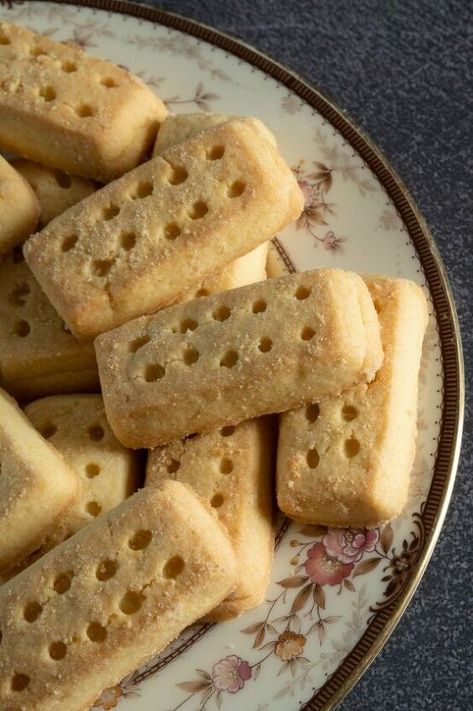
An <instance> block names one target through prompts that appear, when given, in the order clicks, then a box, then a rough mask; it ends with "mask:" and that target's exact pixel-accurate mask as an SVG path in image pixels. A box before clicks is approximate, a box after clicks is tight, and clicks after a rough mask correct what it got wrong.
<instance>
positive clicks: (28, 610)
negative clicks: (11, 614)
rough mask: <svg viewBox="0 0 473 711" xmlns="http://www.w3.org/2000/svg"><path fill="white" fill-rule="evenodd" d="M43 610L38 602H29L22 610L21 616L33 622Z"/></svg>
mask: <svg viewBox="0 0 473 711" xmlns="http://www.w3.org/2000/svg"><path fill="white" fill-rule="evenodd" d="M42 611H43V606H42V605H40V604H39V602H29V603H28V604H27V605H25V609H24V610H23V617H24V618H25V620H26V621H27V622H35V621H36V620H37V619H38V617H39V616H40V614H41V613H42Z"/></svg>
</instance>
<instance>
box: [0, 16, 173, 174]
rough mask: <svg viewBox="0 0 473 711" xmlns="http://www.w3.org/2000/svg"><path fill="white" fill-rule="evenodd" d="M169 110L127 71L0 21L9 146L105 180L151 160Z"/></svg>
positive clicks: (3, 134)
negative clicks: (160, 128) (153, 148)
mask: <svg viewBox="0 0 473 711" xmlns="http://www.w3.org/2000/svg"><path fill="white" fill-rule="evenodd" d="M166 113H167V111H166V108H165V106H164V104H163V102H162V101H161V100H160V99H159V98H158V97H157V96H156V95H155V94H154V93H153V92H152V91H151V90H150V89H149V88H148V87H147V86H145V84H143V82H141V81H140V80H139V79H138V78H136V77H134V76H132V75H131V74H130V73H129V72H127V71H126V70H125V69H121V68H120V67H117V66H116V65H115V64H112V63H111V62H106V61H105V60H103V59H95V58H93V57H89V56H88V55H87V54H85V52H84V51H83V50H82V49H80V48H78V47H76V46H74V45H71V44H62V43H60V42H55V41H54V40H52V39H50V38H49V37H45V36H43V35H38V34H36V33H34V32H30V31H29V30H27V29H25V28H23V27H18V26H15V25H10V24H8V23H7V22H1V23H0V115H1V117H2V118H1V121H0V146H2V147H3V148H7V149H9V150H11V151H13V152H15V153H17V154H18V155H20V156H22V157H24V158H30V159H31V160H33V161H35V162H37V163H41V165H48V166H51V167H52V168H59V169H60V170H64V171H66V172H67V173H72V174H73V175H81V176H83V177H85V178H93V179H94V180H98V181H100V182H104V183H106V182H109V181H110V180H114V179H115V178H118V177H119V176H120V175H123V174H124V173H126V172H127V171H129V170H131V169H132V168H134V167H135V166H137V165H138V164H139V163H140V162H141V161H143V160H144V159H145V157H146V155H147V152H148V151H149V149H150V148H151V146H152V144H153V141H154V139H155V136H156V131H157V128H158V126H159V124H160V122H161V121H162V120H163V119H164V117H165V116H166Z"/></svg>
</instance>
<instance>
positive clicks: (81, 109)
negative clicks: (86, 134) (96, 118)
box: [75, 104, 94, 118]
mask: <svg viewBox="0 0 473 711" xmlns="http://www.w3.org/2000/svg"><path fill="white" fill-rule="evenodd" d="M75 112H76V114H77V115H78V116H79V117H80V118H90V116H93V115H94V110H93V109H92V107H91V106H89V104H80V106H77V108H76V109H75Z"/></svg>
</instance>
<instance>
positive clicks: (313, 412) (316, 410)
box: [305, 403, 320, 422]
mask: <svg viewBox="0 0 473 711" xmlns="http://www.w3.org/2000/svg"><path fill="white" fill-rule="evenodd" d="M319 415H320V407H319V406H318V405H317V403H314V404H313V405H309V407H306V410H305V416H306V419H308V420H309V422H315V421H316V420H317V418H318V416H319Z"/></svg>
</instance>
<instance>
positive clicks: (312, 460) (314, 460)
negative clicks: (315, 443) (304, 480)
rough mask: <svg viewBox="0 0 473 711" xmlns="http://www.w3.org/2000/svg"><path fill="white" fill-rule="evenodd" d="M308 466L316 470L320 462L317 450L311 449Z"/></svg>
mask: <svg viewBox="0 0 473 711" xmlns="http://www.w3.org/2000/svg"><path fill="white" fill-rule="evenodd" d="M306 460H307V465H308V466H309V467H310V468H311V469H315V468H316V467H317V465H318V463H319V461H320V457H319V453H318V452H317V450H316V449H309V451H308V452H307V456H306Z"/></svg>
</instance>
